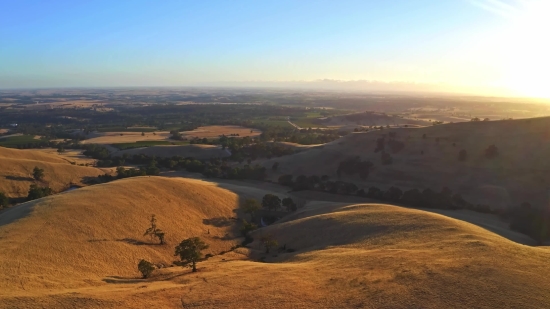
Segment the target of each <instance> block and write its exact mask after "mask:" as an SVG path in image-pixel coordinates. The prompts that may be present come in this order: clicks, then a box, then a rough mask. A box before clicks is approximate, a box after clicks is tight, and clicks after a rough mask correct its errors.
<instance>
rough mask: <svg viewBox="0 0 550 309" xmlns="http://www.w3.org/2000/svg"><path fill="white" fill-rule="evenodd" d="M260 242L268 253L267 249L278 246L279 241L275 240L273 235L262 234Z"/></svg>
mask: <svg viewBox="0 0 550 309" xmlns="http://www.w3.org/2000/svg"><path fill="white" fill-rule="evenodd" d="M260 242H261V243H262V245H264V247H265V253H269V250H271V249H272V248H276V247H277V246H279V243H278V242H277V240H275V239H274V238H273V236H271V235H265V236H263V237H262V238H260Z"/></svg>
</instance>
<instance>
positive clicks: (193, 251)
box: [174, 237, 208, 272]
mask: <svg viewBox="0 0 550 309" xmlns="http://www.w3.org/2000/svg"><path fill="white" fill-rule="evenodd" d="M206 249H208V245H207V244H206V243H204V241H202V240H201V239H200V238H199V237H192V238H188V239H185V240H183V241H182V242H181V243H180V244H179V245H178V246H177V247H176V252H175V253H174V255H175V256H179V258H180V261H178V262H177V263H176V264H177V265H179V266H189V267H191V269H192V270H193V272H196V271H197V262H199V261H200V260H201V259H202V253H201V251H202V250H206Z"/></svg>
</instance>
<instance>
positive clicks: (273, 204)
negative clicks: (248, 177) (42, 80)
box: [262, 194, 281, 210]
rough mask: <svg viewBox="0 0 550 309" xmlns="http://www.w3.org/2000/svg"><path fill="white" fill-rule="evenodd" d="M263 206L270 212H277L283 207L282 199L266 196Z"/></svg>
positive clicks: (275, 196)
mask: <svg viewBox="0 0 550 309" xmlns="http://www.w3.org/2000/svg"><path fill="white" fill-rule="evenodd" d="M262 206H263V207H264V208H267V209H269V210H277V209H279V208H280V207H281V199H280V198H279V197H278V196H277V195H273V194H266V195H264V197H263V199H262Z"/></svg>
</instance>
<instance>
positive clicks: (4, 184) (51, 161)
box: [0, 147, 104, 197]
mask: <svg viewBox="0 0 550 309" xmlns="http://www.w3.org/2000/svg"><path fill="white" fill-rule="evenodd" d="M34 167H39V168H41V169H44V179H43V180H42V181H40V185H47V186H49V187H51V188H52V189H53V190H54V191H55V192H60V191H63V190H65V189H68V188H69V186H70V185H71V184H82V180H83V178H84V177H96V176H98V175H101V174H104V172H103V171H102V170H100V169H97V168H93V167H85V166H76V165H71V164H70V163H69V162H67V161H66V160H63V159H61V158H59V157H57V156H55V155H52V154H47V153H43V152H41V151H35V150H17V149H8V148H2V147H0V192H5V193H6V194H7V195H8V196H9V197H25V196H27V193H28V191H29V186H30V185H31V184H32V183H34V182H35V181H34V179H33V178H32V171H33V169H34Z"/></svg>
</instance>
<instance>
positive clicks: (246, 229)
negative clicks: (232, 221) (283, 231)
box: [241, 220, 258, 237]
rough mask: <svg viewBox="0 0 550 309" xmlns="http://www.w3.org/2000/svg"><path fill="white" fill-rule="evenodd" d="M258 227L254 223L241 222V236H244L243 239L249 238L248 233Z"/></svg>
mask: <svg viewBox="0 0 550 309" xmlns="http://www.w3.org/2000/svg"><path fill="white" fill-rule="evenodd" d="M257 228H258V226H257V225H256V224H254V223H251V222H250V223H249V222H248V221H246V220H243V226H242V227H241V234H242V235H243V236H244V237H249V235H248V233H250V232H252V231H254V230H255V229H257Z"/></svg>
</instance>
